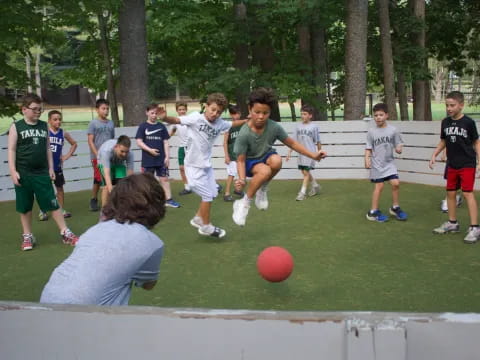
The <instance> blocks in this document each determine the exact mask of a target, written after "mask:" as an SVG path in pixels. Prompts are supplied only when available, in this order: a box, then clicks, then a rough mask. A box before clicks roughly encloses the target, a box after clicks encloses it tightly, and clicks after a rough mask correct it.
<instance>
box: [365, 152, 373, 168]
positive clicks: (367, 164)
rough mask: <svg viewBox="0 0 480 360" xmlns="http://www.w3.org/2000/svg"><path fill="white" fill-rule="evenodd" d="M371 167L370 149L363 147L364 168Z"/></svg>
mask: <svg viewBox="0 0 480 360" xmlns="http://www.w3.org/2000/svg"><path fill="white" fill-rule="evenodd" d="M371 167H372V150H371V149H365V169H370V168H371Z"/></svg>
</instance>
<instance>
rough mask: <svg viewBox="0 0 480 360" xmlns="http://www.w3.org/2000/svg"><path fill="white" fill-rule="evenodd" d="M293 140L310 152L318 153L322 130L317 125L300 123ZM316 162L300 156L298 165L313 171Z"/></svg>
mask: <svg viewBox="0 0 480 360" xmlns="http://www.w3.org/2000/svg"><path fill="white" fill-rule="evenodd" d="M293 138H294V139H295V140H296V141H298V142H299V143H300V144H302V145H303V146H304V147H306V148H307V149H308V150H310V151H312V152H314V153H316V152H317V144H319V143H320V130H319V129H318V126H317V124H314V123H313V122H308V123H306V124H304V123H303V122H302V123H298V124H297V126H296V127H295V131H294V132H293ZM315 163H316V160H313V159H311V158H309V157H308V156H305V155H302V154H298V165H299V166H308V167H309V168H311V169H313V168H314V167H315Z"/></svg>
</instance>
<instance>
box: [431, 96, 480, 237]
mask: <svg viewBox="0 0 480 360" xmlns="http://www.w3.org/2000/svg"><path fill="white" fill-rule="evenodd" d="M445 105H446V109H447V115H448V116H447V117H446V118H445V119H443V120H442V125H441V132H440V142H439V143H438V145H437V147H436V148H435V151H434V152H433V154H432V158H431V159H430V163H429V166H430V168H431V169H433V166H434V164H435V159H436V157H437V156H438V155H439V154H440V153H441V152H442V150H443V149H444V148H446V149H447V186H446V189H447V203H448V221H446V222H444V223H443V224H442V225H440V226H439V227H438V228H435V229H433V232H434V233H436V234H445V233H449V232H459V231H460V225H459V223H458V221H457V208H456V196H455V195H456V192H457V185H458V184H459V185H460V188H461V189H462V192H463V196H464V198H465V201H466V203H467V208H468V215H469V217H470V227H469V228H468V232H467V235H466V236H465V238H464V239H463V240H464V242H465V243H468V244H473V243H475V242H477V241H478V239H479V237H480V229H479V227H478V209H477V201H476V199H475V195H474V193H473V189H474V184H475V172H476V171H478V166H480V162H479V160H478V157H479V154H480V142H479V141H478V132H477V126H476V124H475V121H473V120H472V119H471V118H470V117H468V116H466V115H464V114H463V107H464V97H463V94H462V93H461V92H460V91H452V92H450V93H449V94H447V97H446V99H445Z"/></svg>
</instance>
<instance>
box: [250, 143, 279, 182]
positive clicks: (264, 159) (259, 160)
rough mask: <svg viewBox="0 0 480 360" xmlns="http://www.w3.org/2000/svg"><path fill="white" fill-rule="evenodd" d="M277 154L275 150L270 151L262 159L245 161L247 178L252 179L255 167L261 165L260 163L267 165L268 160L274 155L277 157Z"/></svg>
mask: <svg viewBox="0 0 480 360" xmlns="http://www.w3.org/2000/svg"><path fill="white" fill-rule="evenodd" d="M276 153H277V152H276V151H275V150H273V151H269V152H267V153H266V154H265V155H263V156H262V157H261V158H260V159H247V160H246V161H245V171H246V175H247V177H252V176H253V174H252V170H253V167H254V166H255V165H257V164H260V163H264V164H266V163H267V160H268V158H269V157H270V156H272V155H275V154H276Z"/></svg>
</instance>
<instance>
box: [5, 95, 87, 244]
mask: <svg viewBox="0 0 480 360" xmlns="http://www.w3.org/2000/svg"><path fill="white" fill-rule="evenodd" d="M42 111H43V108H42V99H41V98H40V97H39V96H37V95H35V94H27V95H25V97H24V98H23V100H22V113H23V117H24V118H23V119H22V120H19V121H16V122H15V123H13V124H12V126H11V127H10V130H9V133H8V167H9V170H10V177H11V179H12V182H13V184H14V185H15V195H16V209H17V212H19V213H20V221H21V223H22V230H23V234H22V244H21V249H22V250H23V251H26V250H32V249H33V247H34V246H35V242H36V241H35V237H34V236H33V234H32V208H33V201H34V199H35V198H36V199H37V202H38V206H39V207H40V210H42V211H43V212H47V211H51V212H52V218H53V220H54V221H55V223H56V224H57V226H58V228H59V229H60V236H61V238H62V241H63V243H64V244H69V245H72V246H74V245H75V244H76V243H77V241H78V237H77V236H76V235H75V234H74V233H73V232H71V231H70V229H69V228H68V227H67V225H66V224H65V219H64V217H63V214H62V211H61V209H60V206H59V204H58V200H57V197H56V196H55V192H54V191H53V185H52V180H55V172H54V170H53V158H52V152H51V149H50V141H49V138H48V127H47V123H46V122H44V121H41V120H40V119H39V118H40V115H41V113H42Z"/></svg>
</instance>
